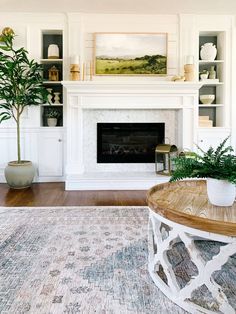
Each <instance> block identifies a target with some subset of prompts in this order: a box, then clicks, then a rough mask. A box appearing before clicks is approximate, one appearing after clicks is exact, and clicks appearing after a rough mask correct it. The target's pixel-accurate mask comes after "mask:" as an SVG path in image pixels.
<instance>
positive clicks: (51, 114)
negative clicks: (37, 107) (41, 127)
mask: <svg viewBox="0 0 236 314" xmlns="http://www.w3.org/2000/svg"><path fill="white" fill-rule="evenodd" d="M44 115H45V117H46V118H48V119H59V118H60V117H61V115H62V114H61V112H60V111H59V110H57V109H55V108H52V107H51V108H47V110H46V112H45V114H44Z"/></svg>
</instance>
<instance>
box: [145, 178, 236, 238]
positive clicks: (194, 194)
mask: <svg viewBox="0 0 236 314" xmlns="http://www.w3.org/2000/svg"><path fill="white" fill-rule="evenodd" d="M147 202H148V206H149V208H151V209H152V210H153V211H154V212H156V213H157V214H159V215H161V216H163V217H165V218H167V219H169V220H171V221H174V222H177V223H179V224H182V225H185V226H188V227H191V228H196V229H200V230H203V231H207V232H213V233H217V234H223V235H226V236H236V203H234V205H233V206H230V207H218V206H214V205H211V204H210V203H209V201H208V197H207V192H206V181H205V180H199V181H198V180H196V181H193V180H191V181H190V180H188V181H177V182H168V183H163V184H158V185H155V186H154V187H152V188H151V189H150V190H149V191H148V194H147Z"/></svg>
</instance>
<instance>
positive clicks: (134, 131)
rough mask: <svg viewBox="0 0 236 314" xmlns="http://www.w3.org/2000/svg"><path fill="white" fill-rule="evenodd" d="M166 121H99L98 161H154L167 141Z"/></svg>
mask: <svg viewBox="0 0 236 314" xmlns="http://www.w3.org/2000/svg"><path fill="white" fill-rule="evenodd" d="M164 138H165V124H164V123H98V124H97V162H98V163H154V162H155V147H156V146H157V144H163V143H164Z"/></svg>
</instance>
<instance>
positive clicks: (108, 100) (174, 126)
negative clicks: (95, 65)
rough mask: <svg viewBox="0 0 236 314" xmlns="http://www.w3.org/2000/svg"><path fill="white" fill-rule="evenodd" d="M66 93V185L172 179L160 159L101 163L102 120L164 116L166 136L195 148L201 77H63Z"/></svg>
mask: <svg viewBox="0 0 236 314" xmlns="http://www.w3.org/2000/svg"><path fill="white" fill-rule="evenodd" d="M63 86H64V94H65V95H66V97H65V98H66V112H67V116H66V129H67V140H66V169H65V172H66V189H67V190H102V189H110V190H111V189H112V190H115V189H119V190H120V189H130V190H135V189H147V188H150V187H151V186H153V185H155V184H157V183H161V182H166V181H168V177H163V176H158V175H156V174H155V172H154V164H135V163H134V164H132V163H131V164H130V163H129V164H125V163H123V164H98V163H97V153H96V149H97V143H96V141H97V134H96V130H97V123H98V122H104V123H108V122H113V123H115V122H147V123H148V122H149V123H150V122H164V123H165V137H167V138H168V139H169V140H170V142H171V143H175V144H176V145H177V146H178V147H179V148H180V149H182V148H190V149H192V147H193V143H194V141H195V137H196V132H195V130H196V123H197V121H196V117H197V111H196V110H197V103H198V96H197V91H198V89H199V87H200V85H199V84H198V83H195V84H194V83H189V82H184V83H172V82H163V81H162V82H150V81H149V82H147V81H144V82H135V83H131V82H125V83H124V82H101V81H95V82H71V81H70V82H67V81H66V82H63Z"/></svg>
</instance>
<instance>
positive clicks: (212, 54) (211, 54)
mask: <svg viewBox="0 0 236 314" xmlns="http://www.w3.org/2000/svg"><path fill="white" fill-rule="evenodd" d="M216 54H217V49H216V47H215V46H214V45H213V43H205V44H204V45H202V47H201V51H200V56H201V59H202V60H207V61H213V60H215V58H216Z"/></svg>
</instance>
